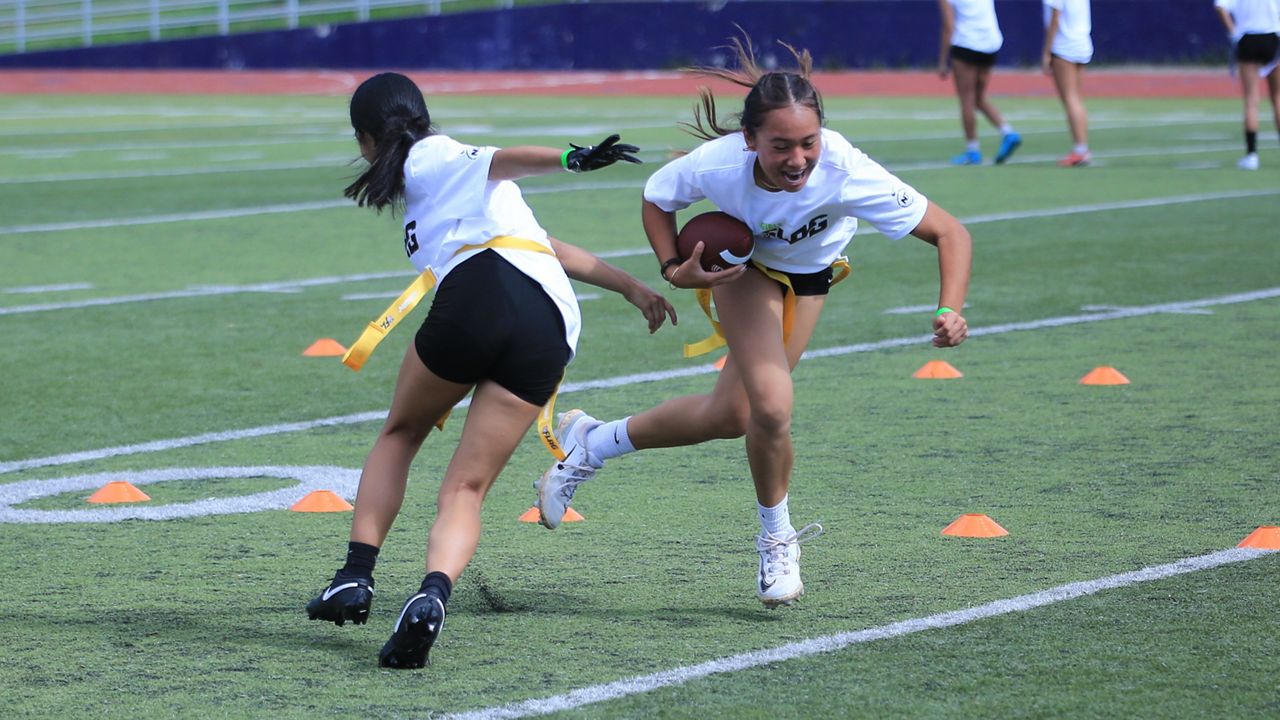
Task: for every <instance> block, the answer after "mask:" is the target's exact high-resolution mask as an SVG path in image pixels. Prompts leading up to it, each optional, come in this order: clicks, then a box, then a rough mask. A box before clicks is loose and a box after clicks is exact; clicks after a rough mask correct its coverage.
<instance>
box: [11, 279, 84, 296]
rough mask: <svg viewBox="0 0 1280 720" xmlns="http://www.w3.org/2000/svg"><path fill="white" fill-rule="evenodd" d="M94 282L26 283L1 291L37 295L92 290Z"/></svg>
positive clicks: (12, 293)
mask: <svg viewBox="0 0 1280 720" xmlns="http://www.w3.org/2000/svg"><path fill="white" fill-rule="evenodd" d="M92 289H93V283H87V282H78V283H62V284H60V285H24V286H22V287H9V288H0V293H5V294H8V295H35V294H37V293H46V292H67V291H69V290H92Z"/></svg>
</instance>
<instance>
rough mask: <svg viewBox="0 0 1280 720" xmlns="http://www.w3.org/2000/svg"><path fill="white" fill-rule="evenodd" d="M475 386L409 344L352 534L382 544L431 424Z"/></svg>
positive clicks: (364, 478) (368, 465)
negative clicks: (436, 366)
mask: <svg viewBox="0 0 1280 720" xmlns="http://www.w3.org/2000/svg"><path fill="white" fill-rule="evenodd" d="M470 389H471V386H470V385H459V384H457V383H451V382H448V381H447V380H444V379H443V378H440V377H439V376H437V375H436V374H434V373H432V372H431V371H430V370H428V369H427V368H426V367H425V366H424V365H423V364H422V361H421V360H420V359H419V358H418V353H417V351H416V350H415V349H414V347H413V346H412V345H410V346H409V350H408V351H407V352H406V353H405V356H404V360H403V361H402V362H401V364H400V375H399V377H398V378H397V379H396V388H395V393H394V394H393V396H392V400H391V411H390V412H389V413H388V414H387V422H386V424H385V425H383V427H382V431H381V432H380V433H378V439H377V440H376V441H375V442H374V444H373V449H372V450H371V451H370V452H369V458H368V459H367V460H365V463H364V470H363V471H362V472H361V473H360V489H359V490H358V491H357V492H356V509H355V515H354V517H353V518H352V521H351V539H352V540H354V541H356V542H362V543H365V544H368V545H372V546H374V547H382V543H383V541H384V540H386V538H387V532H388V531H390V530H391V524H392V523H393V522H394V521H395V519H396V515H397V514H398V513H399V512H400V505H401V503H403V502H404V489H405V485H406V484H407V482H408V479H409V465H410V463H412V461H413V458H414V456H415V455H417V453H418V449H419V448H420V447H421V446H422V442H423V441H424V440H425V439H426V437H427V433H429V432H430V431H431V426H432V425H434V424H435V423H436V421H438V420H439V419H440V417H441V416H443V415H444V414H445V413H446V412H447V411H448V410H449V409H450V408H452V407H453V406H454V405H456V404H457V403H458V401H460V400H462V398H464V397H466V395H467V392H468V391H469V390H470Z"/></svg>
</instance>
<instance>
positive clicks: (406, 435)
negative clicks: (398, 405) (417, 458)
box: [381, 417, 431, 447]
mask: <svg viewBox="0 0 1280 720" xmlns="http://www.w3.org/2000/svg"><path fill="white" fill-rule="evenodd" d="M430 431H431V428H430V427H429V426H428V427H419V426H418V425H417V424H416V423H411V422H407V421H405V420H404V419H400V418H394V417H388V418H387V422H386V424H385V425H383V426H382V432H381V436H382V438H385V439H387V440H390V441H393V442H397V443H402V444H405V445H408V446H410V447H418V446H420V445H422V443H423V441H425V440H426V439H427V434H428V433H429V432H430Z"/></svg>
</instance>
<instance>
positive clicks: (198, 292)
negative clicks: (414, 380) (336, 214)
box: [0, 270, 414, 316]
mask: <svg viewBox="0 0 1280 720" xmlns="http://www.w3.org/2000/svg"><path fill="white" fill-rule="evenodd" d="M413 274H414V273H412V272H410V271H407V270H403V271H395V272H377V273H360V274H357V275H337V276H331V277H317V278H307V279H306V280H289V281H286V282H269V283H257V284H254V285H210V286H206V287H191V288H187V289H186V290H170V291H168V292H154V293H141V294H138V295H119V296H116V297H105V298H91V299H89V300H75V301H67V302H56V303H41V304H39V305H18V306H15V307H0V316H4V315H20V314H23V313H33V312H45V311H48V310H69V309H75V308H87V307H98V306H102V305H120V304H123V303H134V302H150V301H153V300H174V299H177V298H193V297H208V296H212V295H234V294H239V293H255V292H257V293H294V292H298V291H299V290H301V289H302V288H308V287H316V286H320V285H343V284H346V283H352V282H363V281H365V280H385V279H387V278H397V277H410V276H412V275H413ZM397 295H398V293H397Z"/></svg>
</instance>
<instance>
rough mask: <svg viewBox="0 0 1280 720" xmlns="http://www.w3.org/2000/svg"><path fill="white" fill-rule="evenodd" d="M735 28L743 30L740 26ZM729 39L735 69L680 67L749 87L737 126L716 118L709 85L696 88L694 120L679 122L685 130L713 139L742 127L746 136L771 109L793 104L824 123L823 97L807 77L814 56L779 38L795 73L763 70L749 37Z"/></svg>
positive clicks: (762, 121)
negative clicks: (807, 110) (808, 111)
mask: <svg viewBox="0 0 1280 720" xmlns="http://www.w3.org/2000/svg"><path fill="white" fill-rule="evenodd" d="M738 29H739V30H742V28H738ZM730 42H732V43H733V45H732V47H730V48H729V49H730V50H733V51H734V54H735V55H736V56H737V60H738V67H737V69H736V70H728V69H725V68H715V67H706V66H698V67H690V68H683V70H684V71H685V72H691V73H695V74H698V75H706V76H708V77H716V78H720V79H721V80H728V81H729V82H731V83H734V84H735V85H741V86H743V87H746V88H751V91H750V92H748V93H747V97H746V100H744V101H743V103H742V112H741V113H738V114H737V115H735V116H734V117H735V118H736V119H737V121H738V127H736V128H735V127H725V126H724V125H722V124H721V122H720V120H719V118H717V117H716V98H715V96H714V95H713V94H712V93H711V89H710V88H707V87H702V88H699V89H698V95H699V103H698V105H695V106H694V108H693V122H692V123H680V124H681V125H683V126H684V127H685V129H686V130H688V131H689V132H690V133H691V134H693V135H695V136H697V137H700V138H702V139H703V140H714V139H716V138H718V137H722V136H724V135H730V134H733V133H735V132H738V131H740V130H745V131H746V132H747V134H748V135H754V134H755V133H756V131H757V130H759V129H760V127H761V126H762V125H764V116H765V115H767V114H768V113H769V112H770V111H772V110H777V109H778V108H784V107H790V106H792V105H804V106H805V107H808V108H810V109H812V110H813V111H814V112H815V113H817V114H818V123H819V124H822V123H823V122H824V115H823V113H822V96H821V95H819V94H818V89H817V88H815V87H814V86H813V83H812V82H810V81H809V76H810V75H811V74H812V72H813V56H812V55H810V54H809V51H808V50H797V49H795V48H794V47H792V46H791V45H789V44H787V43H785V42H783V41H781V40H779V41H778V44H779V45H781V46H783V47H784V48H786V49H787V50H789V51H790V52H791V56H792V57H793V58H795V61H796V70H795V71H794V72H785V71H766V70H765V69H764V68H762V67H760V65H759V63H757V62H756V58H755V48H754V47H753V46H752V45H751V37H750V36H749V35H747V33H746V32H745V31H743V32H742V39H741V40H740V39H738V38H736V37H734V38H730Z"/></svg>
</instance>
